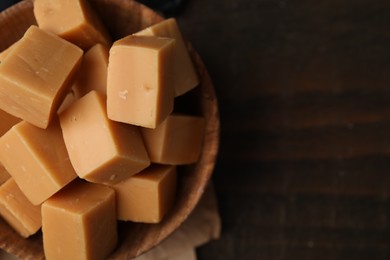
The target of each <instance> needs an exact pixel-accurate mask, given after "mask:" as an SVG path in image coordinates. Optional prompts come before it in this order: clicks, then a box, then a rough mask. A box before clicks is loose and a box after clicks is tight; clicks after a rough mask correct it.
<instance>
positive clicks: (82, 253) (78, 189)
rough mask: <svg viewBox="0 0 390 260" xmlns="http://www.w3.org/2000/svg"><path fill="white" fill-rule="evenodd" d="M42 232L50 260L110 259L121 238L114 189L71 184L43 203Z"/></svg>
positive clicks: (76, 183)
mask: <svg viewBox="0 0 390 260" xmlns="http://www.w3.org/2000/svg"><path fill="white" fill-rule="evenodd" d="M42 234H43V248H44V253H45V257H46V259H47V260H51V259H53V260H62V259H64V260H69V259H79V260H83V259H85V260H87V259H91V260H92V259H107V256H108V255H109V254H110V253H111V251H112V250H113V249H114V248H115V246H116V244H117V241H118V238H117V219H116V205H115V192H114V190H113V189H111V188H109V187H107V186H104V185H100V184H95V183H88V182H85V181H82V180H80V179H78V180H75V181H74V182H72V183H70V184H69V185H68V186H66V187H65V188H64V189H62V190H61V191H59V192H58V193H56V194H55V195H54V196H52V197H51V198H49V199H48V200H46V201H45V202H44V203H43V204H42Z"/></svg>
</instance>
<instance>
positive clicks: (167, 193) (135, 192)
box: [112, 165, 176, 223]
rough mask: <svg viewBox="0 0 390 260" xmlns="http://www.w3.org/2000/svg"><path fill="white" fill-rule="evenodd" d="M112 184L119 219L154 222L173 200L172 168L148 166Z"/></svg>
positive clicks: (174, 178) (173, 175)
mask: <svg viewBox="0 0 390 260" xmlns="http://www.w3.org/2000/svg"><path fill="white" fill-rule="evenodd" d="M112 187H113V188H114V190H115V192H116V196H117V210H118V211H117V215H118V216H117V217H118V219H119V220H125V221H134V222H144V223H158V222H160V221H161V220H162V218H163V217H164V215H165V214H166V213H167V212H168V210H169V209H170V208H171V207H172V205H173V203H174V200H175V194H176V167H175V166H168V165H151V166H150V167H148V168H147V169H145V170H144V171H142V172H141V173H139V174H136V175H134V176H132V177H130V178H128V179H126V180H124V181H122V182H119V183H117V184H115V185H114V186H112Z"/></svg>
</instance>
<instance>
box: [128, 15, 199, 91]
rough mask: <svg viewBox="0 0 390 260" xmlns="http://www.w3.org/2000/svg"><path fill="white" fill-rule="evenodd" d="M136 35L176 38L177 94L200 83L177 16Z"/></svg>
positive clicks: (174, 68) (175, 70)
mask: <svg viewBox="0 0 390 260" xmlns="http://www.w3.org/2000/svg"><path fill="white" fill-rule="evenodd" d="M134 35H143V36H159V37H167V38H173V39H175V40H176V48H175V54H174V62H173V63H174V65H173V74H174V75H175V77H174V79H173V85H174V89H175V96H180V95H183V94H184V93H186V92H188V91H190V90H191V89H193V88H195V87H196V86H197V85H198V84H199V78H198V75H197V73H196V71H195V67H194V65H193V63H192V60H191V57H190V55H189V52H188V49H187V45H186V43H185V42H184V40H183V37H182V35H181V32H180V29H179V26H178V25H177V22H176V19H175V18H169V19H167V20H164V21H162V22H160V23H157V24H154V25H152V26H150V27H148V28H146V29H144V30H142V31H139V32H137V33H135V34H134Z"/></svg>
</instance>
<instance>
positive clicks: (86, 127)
mask: <svg viewBox="0 0 390 260" xmlns="http://www.w3.org/2000/svg"><path fill="white" fill-rule="evenodd" d="M105 100H106V98H105V95H103V94H101V93H98V92H96V91H91V92H89V93H88V94H87V95H85V96H84V97H82V98H80V99H79V100H77V101H75V102H74V103H73V104H72V105H71V106H70V107H69V108H68V109H66V110H65V111H64V112H63V113H61V114H60V122H61V127H62V131H63V136H64V140H65V144H66V147H67V149H68V152H69V157H70V160H71V162H72V165H73V167H74V169H75V170H76V172H77V174H78V176H79V177H80V178H83V179H86V180H88V181H91V182H97V183H105V184H110V183H111V184H112V183H116V182H119V181H121V180H123V179H125V178H127V177H130V176H131V175H133V174H136V173H138V172H140V171H142V170H143V169H145V168H146V167H148V166H149V164H150V160H149V156H148V154H147V152H146V149H145V146H144V144H143V141H142V136H141V133H140V132H139V129H138V127H136V126H133V125H127V124H122V123H119V122H114V121H111V120H109V119H108V118H107V114H106V111H107V110H106V102H105Z"/></svg>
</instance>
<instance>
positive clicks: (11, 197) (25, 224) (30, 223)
mask: <svg viewBox="0 0 390 260" xmlns="http://www.w3.org/2000/svg"><path fill="white" fill-rule="evenodd" d="M0 215H1V216H2V217H3V219H4V220H5V221H6V222H7V223H8V224H9V225H10V226H11V227H12V228H13V229H14V230H15V231H16V232H17V233H18V234H19V235H21V236H22V237H25V238H26V237H29V236H30V235H32V234H35V233H36V232H37V231H38V230H39V229H40V228H41V225H42V218H41V206H40V205H38V206H36V205H33V204H32V203H31V202H30V201H29V200H28V199H27V198H26V196H25V195H24V193H23V192H22V191H21V190H20V188H19V186H18V185H17V184H16V182H15V180H14V179H12V178H9V179H8V180H7V181H6V182H5V183H3V184H2V185H1V186H0Z"/></svg>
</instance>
